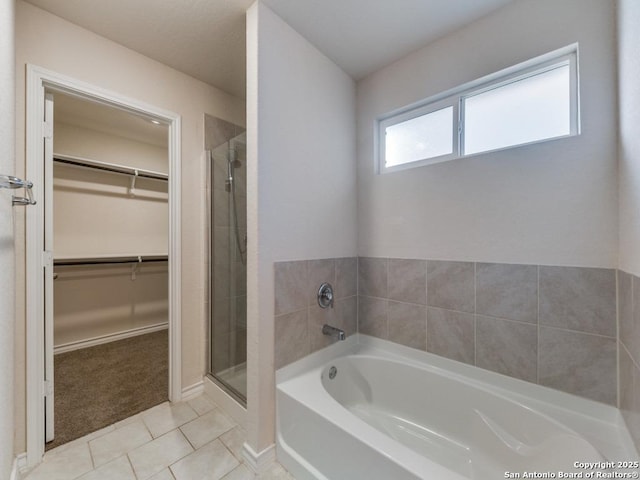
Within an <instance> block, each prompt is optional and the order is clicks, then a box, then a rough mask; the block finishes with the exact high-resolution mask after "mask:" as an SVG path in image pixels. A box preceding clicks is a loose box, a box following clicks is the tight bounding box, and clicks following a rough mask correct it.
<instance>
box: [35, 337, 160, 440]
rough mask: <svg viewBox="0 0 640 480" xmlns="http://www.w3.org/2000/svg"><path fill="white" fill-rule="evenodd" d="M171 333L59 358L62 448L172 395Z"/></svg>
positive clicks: (57, 389)
mask: <svg viewBox="0 0 640 480" xmlns="http://www.w3.org/2000/svg"><path fill="white" fill-rule="evenodd" d="M168 360H169V345H168V331H167V330H162V331H160V332H154V333H149V334H146V335H140V336H137V337H132V338H127V339H125V340H119V341H117V342H111V343H106V344H103V345H98V346H95V347H90V348H84V349H81V350H75V351H73V352H68V353H61V354H59V355H55V357H54V369H55V402H54V410H55V439H54V440H53V441H52V442H50V443H47V444H46V449H47V450H49V449H51V448H54V447H57V446H58V445H61V444H63V443H67V442H69V441H71V440H74V439H76V438H80V437H82V436H84V435H86V434H88V433H91V432H94V431H96V430H99V429H101V428H103V427H106V426H108V425H111V424H112V423H115V422H117V421H120V420H124V419H125V418H127V417H130V416H131V415H135V414H136V413H139V412H141V411H143V410H146V409H148V408H150V407H153V406H154V405H158V404H159V403H162V402H164V401H166V400H167V398H168V383H169V381H168V377H169V371H168Z"/></svg>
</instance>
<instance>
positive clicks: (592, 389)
mask: <svg viewBox="0 0 640 480" xmlns="http://www.w3.org/2000/svg"><path fill="white" fill-rule="evenodd" d="M539 335H540V338H539V349H540V352H539V362H540V363H539V365H538V376H539V383H540V384H541V385H545V386H547V387H552V388H556V389H558V390H562V391H564V392H569V393H573V394H575V395H580V396H583V397H586V398H590V399H592V400H597V401H599V402H604V403H608V404H610V405H616V403H617V388H616V378H617V375H616V340H615V338H609V337H602V336H599V335H590V334H586V333H580V332H573V331H567V330H560V329H557V328H551V327H543V326H541V327H540V331H539Z"/></svg>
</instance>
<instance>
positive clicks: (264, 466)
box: [242, 442, 276, 475]
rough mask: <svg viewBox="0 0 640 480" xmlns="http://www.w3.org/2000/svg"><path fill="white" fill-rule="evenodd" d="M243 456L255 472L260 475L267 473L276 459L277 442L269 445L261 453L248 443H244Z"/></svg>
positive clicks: (246, 463)
mask: <svg viewBox="0 0 640 480" xmlns="http://www.w3.org/2000/svg"><path fill="white" fill-rule="evenodd" d="M242 457H243V458H244V460H245V465H247V466H248V467H249V468H251V470H253V472H254V473H256V474H258V475H260V474H263V473H265V472H266V471H267V470H268V469H269V468H270V467H271V466H272V465H273V463H274V462H275V461H276V446H275V444H273V445H270V446H268V447H267V448H265V449H264V450H262V451H261V452H260V453H256V452H255V451H254V450H253V448H251V447H250V446H249V444H248V443H246V442H245V443H244V445H242Z"/></svg>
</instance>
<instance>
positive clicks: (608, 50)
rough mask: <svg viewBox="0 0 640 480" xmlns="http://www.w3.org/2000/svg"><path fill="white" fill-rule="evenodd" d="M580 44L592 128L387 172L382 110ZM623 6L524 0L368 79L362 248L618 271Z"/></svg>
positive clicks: (361, 125) (585, 119)
mask: <svg viewBox="0 0 640 480" xmlns="http://www.w3.org/2000/svg"><path fill="white" fill-rule="evenodd" d="M574 42H579V62H580V95H581V97H580V103H581V104H580V107H581V121H582V134H581V135H580V136H576V137H571V138H567V139H560V140H555V141H551V142H544V143H539V144H535V145H529V146H523V147H518V148H512V149H506V150H502V151H499V152H489V153H486V154H481V155H475V156H472V157H468V158H462V159H458V160H452V161H449V162H443V163H440V164H436V165H430V166H426V167H419V168H412V169H407V170H403V171H400V172H394V173H389V174H384V175H376V174H375V173H374V160H375V159H374V139H373V131H374V122H375V119H376V117H378V116H380V115H383V114H385V113H387V112H390V111H392V110H394V109H397V108H401V107H403V106H406V105H409V104H411V103H413V102H417V101H420V100H421V99H424V98H428V97H429V96H432V95H436V94H438V93H440V92H443V91H446V90H448V89H450V88H454V87H456V86H458V85H462V84H464V83H466V82H470V81H472V80H475V79H478V78H481V77H483V76H485V75H488V74H490V73H493V72H496V71H499V70H501V69H503V68H506V67H509V66H512V65H515V64H518V63H520V62H523V61H525V60H528V59H531V58H534V57H536V56H538V55H541V54H544V53H547V52H550V51H553V50H555V49H558V48H561V47H564V46H566V45H569V44H572V43H574ZM615 57H616V54H615V21H614V3H613V2H603V1H601V0H563V1H562V2H557V1H555V0H521V1H517V2H512V3H510V4H508V5H507V6H505V7H504V8H501V9H499V10H496V11H495V12H494V13H492V14H490V15H487V16H485V17H483V18H481V19H480V20H478V21H476V22H474V23H471V24H469V25H468V26H466V27H464V28H462V29H460V30H458V31H456V32H453V33H451V34H449V35H447V36H445V37H443V38H441V39H440V40H438V41H436V42H434V43H432V44H430V45H427V46H426V47H424V48H422V49H420V50H418V51H416V52H414V53H412V54H410V55H408V56H407V57H405V58H403V59H401V60H399V61H397V62H396V63H393V64H391V65H389V66H387V67H385V68H383V69H381V70H379V71H377V72H375V73H374V74H372V75H370V76H369V77H367V78H365V79H364V80H362V81H360V82H359V83H358V113H357V116H358V254H359V255H361V256H372V257H395V258H431V259H440V260H468V261H483V262H501V263H524V264H543V265H570V266H590V267H608V268H612V267H615V266H616V263H617V237H618V223H617V168H616V121H617V119H616V102H615V98H616V97H615V93H616V84H615V80H616V75H615Z"/></svg>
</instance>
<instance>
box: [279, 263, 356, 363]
mask: <svg viewBox="0 0 640 480" xmlns="http://www.w3.org/2000/svg"><path fill="white" fill-rule="evenodd" d="M357 268H358V261H357V258H356V257H345V258H328V259H322V260H302V261H293V262H277V263H275V265H274V275H275V278H274V280H275V281H274V284H275V339H276V340H275V367H276V369H278V368H280V367H282V366H284V365H287V364H289V363H291V362H293V361H295V360H298V359H299V358H302V357H304V356H306V355H309V354H310V353H312V352H315V351H316V350H319V349H321V348H323V347H325V346H327V345H329V344H330V343H331V342H332V340H331V339H330V338H329V337H327V336H325V335H323V334H322V331H321V330H322V325H324V324H325V323H327V324H329V325H331V326H333V327H337V328H341V329H342V330H344V331H345V333H346V335H347V336H349V335H351V334H353V333H355V332H356V330H357V318H358V311H357V296H356V295H357V291H358V289H357ZM324 282H329V283H330V284H331V285H332V286H333V293H334V305H333V308H326V309H323V308H320V307H319V306H318V300H317V293H318V288H319V287H320V285H321V284H322V283H324Z"/></svg>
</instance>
